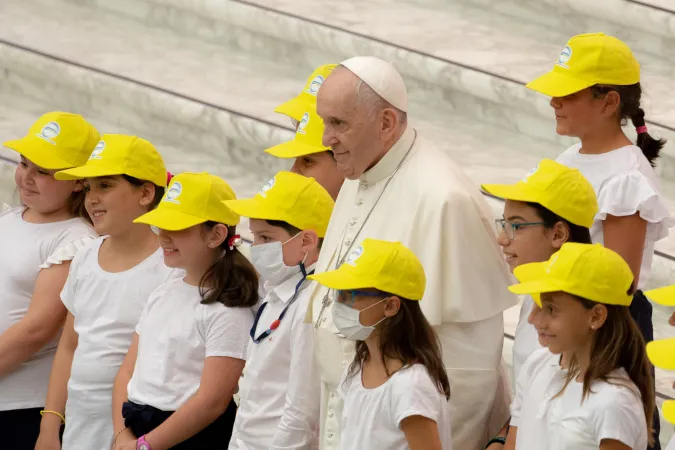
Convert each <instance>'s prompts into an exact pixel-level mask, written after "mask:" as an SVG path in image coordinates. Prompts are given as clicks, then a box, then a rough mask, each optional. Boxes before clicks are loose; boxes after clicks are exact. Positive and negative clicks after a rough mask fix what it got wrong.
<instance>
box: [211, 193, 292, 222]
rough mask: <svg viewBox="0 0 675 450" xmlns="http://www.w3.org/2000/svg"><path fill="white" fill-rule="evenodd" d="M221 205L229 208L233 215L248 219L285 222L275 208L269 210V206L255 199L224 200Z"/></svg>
mask: <svg viewBox="0 0 675 450" xmlns="http://www.w3.org/2000/svg"><path fill="white" fill-rule="evenodd" d="M222 203H223V204H224V205H225V206H226V207H228V208H230V210H232V211H233V212H234V213H235V214H239V215H240V216H243V217H248V218H249V219H261V220H284V221H285V218H284V217H283V215H282V214H281V213H280V212H279V211H278V210H277V209H276V208H270V207H269V205H264V204H263V203H262V202H260V201H258V200H257V199H256V198H255V197H254V198H247V199H244V200H226V201H224V202H222Z"/></svg>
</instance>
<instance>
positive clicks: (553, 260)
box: [546, 252, 560, 273]
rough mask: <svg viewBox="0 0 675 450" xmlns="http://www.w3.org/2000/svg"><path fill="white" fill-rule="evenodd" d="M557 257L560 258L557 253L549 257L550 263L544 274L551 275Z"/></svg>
mask: <svg viewBox="0 0 675 450" xmlns="http://www.w3.org/2000/svg"><path fill="white" fill-rule="evenodd" d="M558 256H560V252H557V253H556V254H554V255H553V256H552V257H551V261H549V263H548V267H547V268H546V273H551V269H553V266H554V265H555V263H556V261H558Z"/></svg>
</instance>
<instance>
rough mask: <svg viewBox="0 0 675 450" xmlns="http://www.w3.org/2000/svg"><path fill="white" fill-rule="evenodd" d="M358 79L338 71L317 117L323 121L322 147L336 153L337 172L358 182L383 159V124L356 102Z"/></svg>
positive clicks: (319, 100)
mask: <svg viewBox="0 0 675 450" xmlns="http://www.w3.org/2000/svg"><path fill="white" fill-rule="evenodd" d="M358 81H359V79H358V78H357V77H356V75H354V74H353V73H352V72H350V71H349V70H347V69H344V68H338V69H336V70H335V71H334V72H333V73H332V74H331V75H330V76H329V77H328V78H326V81H325V82H324V83H323V85H322V86H321V89H320V90H319V94H318V96H317V113H318V114H319V116H321V118H322V119H323V121H324V126H325V128H324V132H323V145H325V146H326V147H330V148H331V150H333V154H334V156H335V161H336V162H337V168H338V170H339V171H340V172H342V174H344V176H345V177H346V178H348V179H350V180H355V179H357V178H359V177H360V176H361V175H362V174H363V173H364V172H365V171H366V170H368V169H369V168H370V167H372V166H373V165H374V164H375V162H376V161H378V160H379V158H381V157H382V154H383V152H384V151H385V150H384V142H382V140H381V139H380V138H381V134H380V127H381V121H379V120H377V117H376V118H374V119H373V118H369V117H368V113H369V112H370V111H369V107H368V106H367V105H363V104H359V102H358V101H357V100H358V98H357V94H356V87H357V84H358Z"/></svg>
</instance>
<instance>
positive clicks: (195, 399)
mask: <svg viewBox="0 0 675 450" xmlns="http://www.w3.org/2000/svg"><path fill="white" fill-rule="evenodd" d="M244 362H245V361H244V360H242V359H236V358H230V357H227V356H212V357H207V358H206V359H205V360H204V370H203V372H202V377H201V381H200V384H199V390H198V391H197V393H196V394H195V395H194V396H192V398H190V400H188V401H187V402H186V403H185V404H184V405H183V406H181V407H180V408H178V410H177V411H176V412H175V413H174V414H172V415H171V416H170V417H169V418H168V419H166V421H165V422H164V423H163V424H161V425H160V426H158V427H157V428H155V429H154V430H153V431H151V432H150V433H148V434H147V435H146V436H145V440H146V441H148V443H149V444H150V447H152V450H165V449H168V448H170V447H173V446H174V445H178V444H180V443H181V442H183V441H184V440H186V439H188V438H189V437H192V436H194V435H195V434H197V433H199V432H200V431H201V430H203V429H204V428H206V427H207V426H208V425H210V424H211V423H212V422H213V421H214V420H216V419H217V418H218V417H220V415H222V414H223V413H224V412H225V410H226V409H227V407H228V405H229V403H230V401H231V400H232V395H233V394H234V391H235V390H236V387H237V382H238V381H239V377H240V376H241V372H242V370H243V369H244Z"/></svg>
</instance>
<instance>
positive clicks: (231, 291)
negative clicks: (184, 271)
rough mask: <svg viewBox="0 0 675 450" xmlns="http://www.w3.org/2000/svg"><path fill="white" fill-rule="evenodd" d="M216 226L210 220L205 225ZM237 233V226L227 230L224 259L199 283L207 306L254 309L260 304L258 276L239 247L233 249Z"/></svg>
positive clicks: (222, 248) (222, 246)
mask: <svg viewBox="0 0 675 450" xmlns="http://www.w3.org/2000/svg"><path fill="white" fill-rule="evenodd" d="M216 225H218V223H217V222H211V221H209V222H206V223H204V225H203V226H204V227H206V228H208V229H212V228H213V227H215V226H216ZM236 233H237V232H236V228H235V227H233V226H228V227H227V238H226V239H225V241H224V242H223V243H222V244H221V245H220V250H221V251H222V252H223V254H222V256H221V257H220V258H219V259H218V261H216V262H215V264H213V265H212V266H211V267H209V270H207V271H206V273H205V274H204V276H203V277H202V279H201V280H200V281H199V294H200V295H201V296H202V303H203V304H205V305H208V304H210V303H215V302H219V303H222V304H223V305H225V306H230V307H237V306H240V307H248V308H250V307H252V306H255V304H256V303H258V274H257V273H256V271H255V269H254V268H253V265H252V264H251V263H250V262H249V261H248V259H246V257H245V256H244V255H242V254H241V252H240V251H239V250H237V247H233V249H232V250H230V241H231V239H232V238H233V237H234V236H235V234H236Z"/></svg>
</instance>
